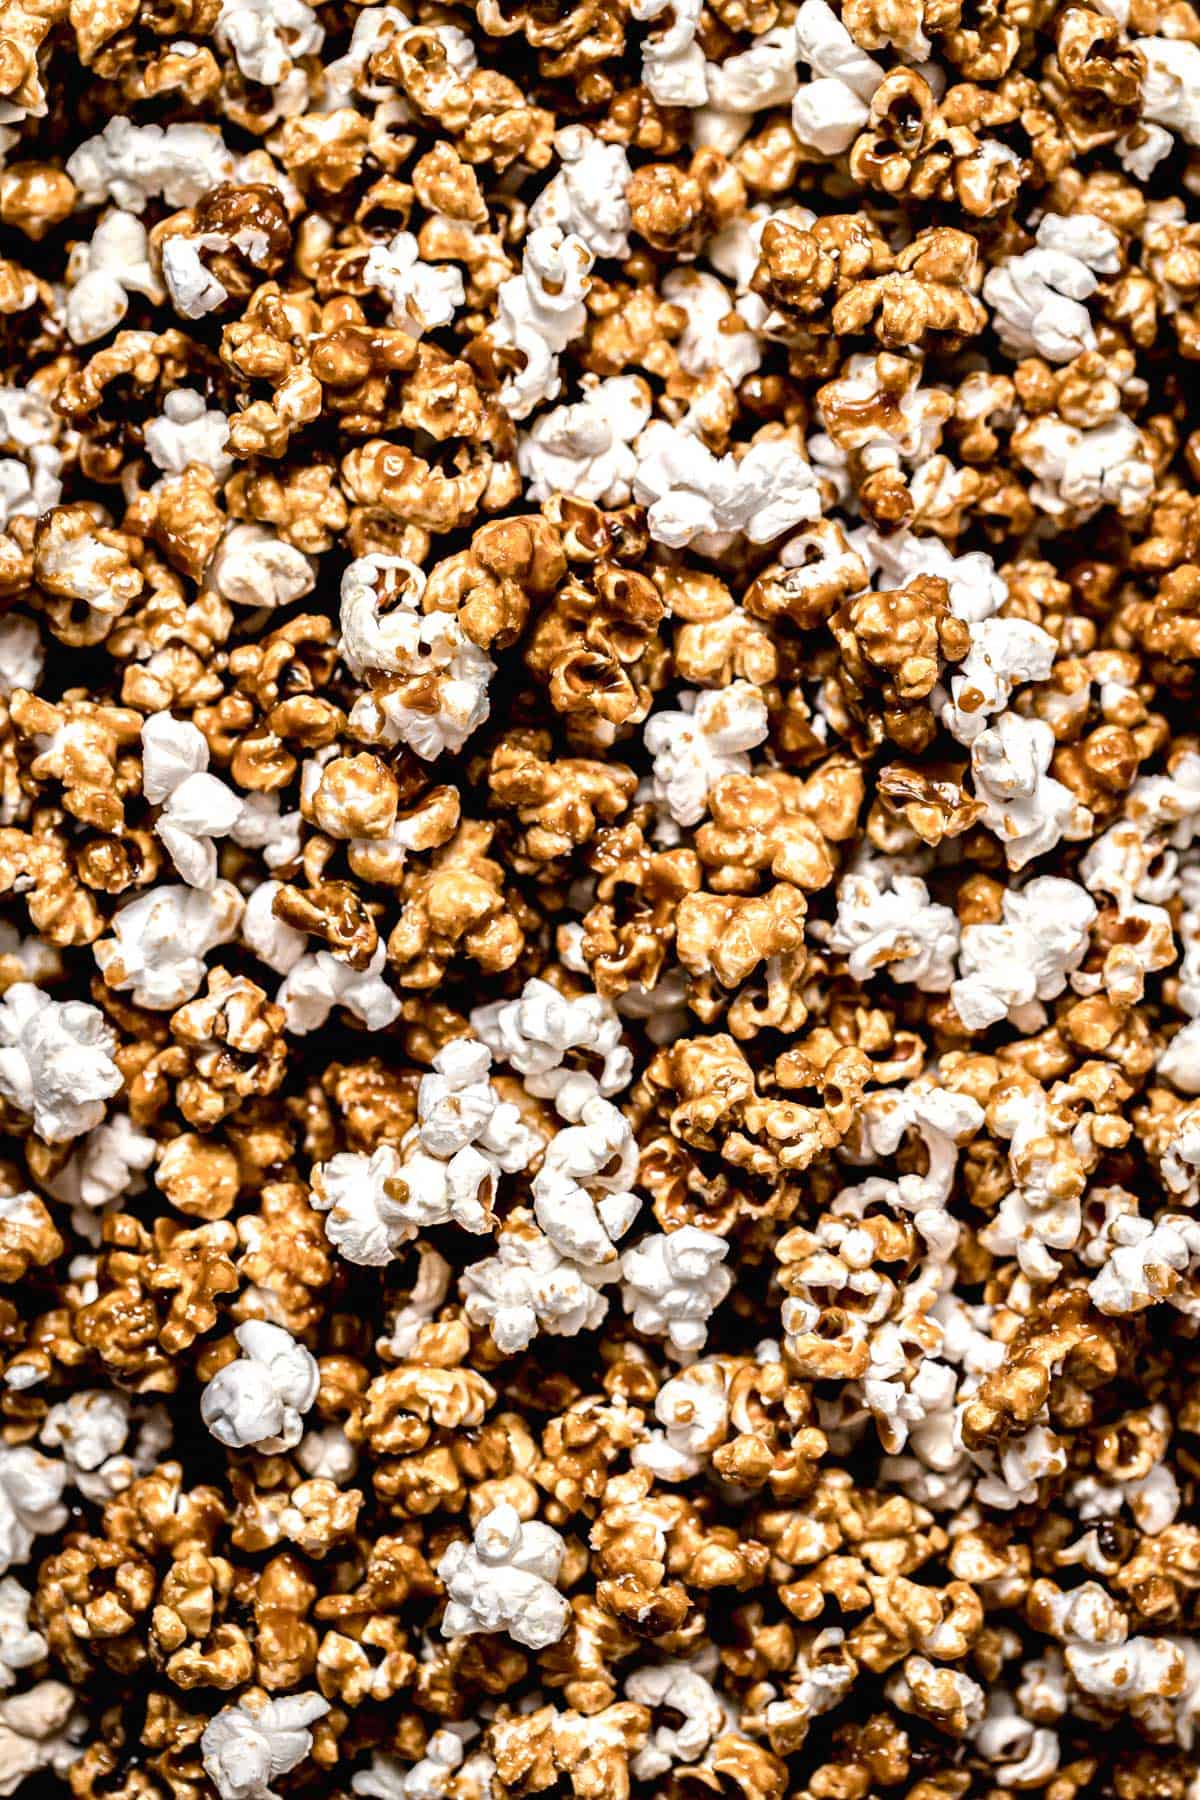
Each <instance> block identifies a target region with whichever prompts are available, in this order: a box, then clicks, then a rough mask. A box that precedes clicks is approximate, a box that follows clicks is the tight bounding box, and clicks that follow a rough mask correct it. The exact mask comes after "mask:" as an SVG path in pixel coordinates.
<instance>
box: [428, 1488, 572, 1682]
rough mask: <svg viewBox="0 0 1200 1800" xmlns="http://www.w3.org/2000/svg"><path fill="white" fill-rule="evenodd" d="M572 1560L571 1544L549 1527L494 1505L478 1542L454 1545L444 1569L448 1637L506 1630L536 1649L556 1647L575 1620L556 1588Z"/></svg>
mask: <svg viewBox="0 0 1200 1800" xmlns="http://www.w3.org/2000/svg"><path fill="white" fill-rule="evenodd" d="M565 1556H566V1545H565V1544H564V1542H563V1540H562V1538H561V1537H560V1536H559V1535H558V1533H557V1531H554V1530H552V1529H551V1527H550V1526H549V1525H542V1524H539V1523H538V1522H536V1521H535V1522H534V1523H532V1524H528V1525H527V1524H523V1523H522V1522H521V1519H520V1517H519V1516H518V1514H517V1512H516V1511H515V1509H514V1508H513V1507H511V1506H509V1505H508V1504H507V1503H501V1505H499V1506H494V1507H493V1508H492V1510H491V1511H490V1512H488V1513H485V1514H484V1516H483V1517H482V1518H481V1519H480V1521H479V1523H478V1524H477V1525H476V1527H475V1536H474V1539H473V1541H472V1542H471V1543H470V1544H466V1543H463V1542H462V1540H461V1539H460V1540H459V1541H457V1542H456V1543H453V1544H451V1545H450V1548H449V1549H448V1550H447V1551H446V1552H445V1554H444V1556H443V1557H442V1559H441V1561H440V1562H439V1563H438V1576H439V1578H440V1579H441V1580H442V1581H443V1582H444V1583H445V1584H446V1595H447V1600H446V1610H445V1612H444V1613H443V1615H442V1635H443V1636H444V1637H450V1638H453V1637H466V1636H469V1635H470V1634H471V1633H473V1632H477V1631H505V1632H507V1633H508V1635H509V1636H510V1637H511V1638H513V1639H514V1640H515V1642H516V1643H518V1644H524V1645H526V1646H527V1647H528V1648H529V1649H530V1650H544V1649H546V1647H547V1646H548V1645H550V1644H556V1643H557V1642H558V1640H559V1639H560V1638H561V1637H562V1635H563V1633H564V1632H565V1631H566V1629H567V1622H568V1620H569V1619H570V1616H571V1609H570V1606H569V1605H568V1603H567V1602H566V1600H564V1599H563V1597H562V1595H561V1594H560V1593H559V1592H558V1591H557V1589H556V1588H555V1586H554V1584H555V1582H556V1581H557V1580H558V1577H559V1574H560V1572H561V1570H562V1565H563V1560H564V1558H565Z"/></svg>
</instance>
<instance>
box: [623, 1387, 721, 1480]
mask: <svg viewBox="0 0 1200 1800" xmlns="http://www.w3.org/2000/svg"><path fill="white" fill-rule="evenodd" d="M728 1396H729V1380H728V1375H727V1372H726V1370H725V1369H724V1368H723V1367H722V1365H721V1364H720V1363H719V1362H715V1361H713V1362H698V1363H693V1364H692V1365H691V1367H690V1368H687V1369H684V1370H682V1371H681V1372H680V1373H679V1374H678V1375H673V1376H672V1377H671V1379H670V1380H669V1381H665V1382H664V1383H663V1385H662V1386H661V1387H660V1388H659V1390H658V1394H657V1395H656V1397H655V1401H654V1416H655V1418H656V1419H657V1420H658V1422H659V1424H660V1425H661V1426H662V1427H663V1429H662V1431H656V1432H652V1433H651V1434H650V1436H649V1437H648V1438H646V1439H645V1440H644V1441H643V1442H642V1443H640V1444H635V1445H634V1447H633V1456H632V1461H633V1465H634V1467H635V1468H638V1469H649V1470H651V1471H652V1473H653V1474H654V1475H655V1476H656V1478H657V1479H658V1480H659V1481H687V1480H689V1479H690V1478H691V1477H692V1476H695V1475H699V1474H700V1473H701V1471H702V1470H703V1468H704V1466H705V1463H706V1461H707V1458H708V1456H709V1455H710V1454H711V1452H712V1451H714V1450H716V1449H718V1448H719V1446H720V1445H721V1444H723V1443H724V1442H725V1439H726V1437H727V1436H728V1431H729V1397H728Z"/></svg>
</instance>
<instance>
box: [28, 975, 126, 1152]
mask: <svg viewBox="0 0 1200 1800" xmlns="http://www.w3.org/2000/svg"><path fill="white" fill-rule="evenodd" d="M116 1043H117V1040H116V1034H115V1033H114V1032H113V1031H112V1030H111V1029H110V1028H109V1026H108V1025H107V1024H106V1023H105V1021H104V1016H103V1014H102V1013H100V1012H98V1011H97V1010H96V1008H95V1007H94V1006H87V1005H85V1004H84V1003H83V1002H82V1001H78V1000H66V1001H61V1000H52V999H51V998H50V996H49V994H45V993H43V992H42V991H41V989H40V988H36V987H34V986H33V985H32V984H31V983H30V982H27V981H18V982H16V983H15V984H14V985H13V986H12V987H10V988H9V989H8V990H7V992H6V993H5V995H4V998H3V1000H2V1001H0V1099H3V1100H5V1101H7V1103H8V1104H9V1105H10V1106H12V1107H15V1108H16V1110H17V1111H18V1112H22V1113H26V1114H28V1115H29V1116H30V1118H31V1119H32V1121H33V1129H34V1130H35V1131H36V1132H37V1134H38V1136H39V1137H41V1138H44V1139H45V1140H46V1142H47V1143H48V1144H62V1143H67V1142H69V1141H70V1140H71V1139H72V1138H78V1137H82V1136H83V1135H84V1133H85V1132H88V1131H91V1130H92V1128H93V1126H95V1125H98V1124H99V1123H100V1121H101V1120H102V1119H103V1117H104V1112H105V1102H106V1101H107V1100H110V1099H111V1098H112V1096H113V1095H114V1094H115V1093H116V1092H117V1090H118V1089H119V1088H120V1087H121V1085H122V1077H121V1072H120V1070H119V1069H118V1068H117V1065H116V1064H115V1063H114V1062H113V1060H112V1055H111V1052H112V1051H113V1050H114V1049H115V1048H116Z"/></svg>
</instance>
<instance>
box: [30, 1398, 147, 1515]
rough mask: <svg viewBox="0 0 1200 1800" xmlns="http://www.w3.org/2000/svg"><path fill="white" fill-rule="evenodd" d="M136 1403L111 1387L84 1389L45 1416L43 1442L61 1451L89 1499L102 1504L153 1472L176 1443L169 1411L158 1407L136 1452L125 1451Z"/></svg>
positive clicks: (143, 1423)
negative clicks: (173, 1439)
mask: <svg viewBox="0 0 1200 1800" xmlns="http://www.w3.org/2000/svg"><path fill="white" fill-rule="evenodd" d="M132 1413H133V1407H132V1403H131V1401H130V1400H129V1398H128V1396H127V1395H125V1394H121V1393H117V1392H115V1391H113V1390H111V1389H81V1390H80V1391H78V1392H76V1393H74V1394H72V1395H70V1397H69V1398H68V1399H66V1400H62V1401H59V1402H58V1403H57V1404H56V1405H54V1406H52V1407H51V1408H50V1410H49V1412H48V1413H47V1414H46V1419H45V1423H44V1424H43V1426H42V1430H41V1434H40V1435H41V1441H42V1443H43V1444H45V1445H46V1446H47V1447H48V1448H49V1449H51V1450H61V1451H62V1453H63V1457H64V1459H65V1461H66V1465H67V1469H68V1471H69V1473H70V1478H71V1480H72V1481H73V1482H74V1483H75V1485H76V1487H77V1488H78V1489H79V1491H80V1493H81V1494H82V1495H83V1496H84V1498H85V1499H87V1500H93V1501H95V1502H96V1503H97V1504H101V1505H102V1504H103V1503H104V1502H105V1501H106V1500H111V1499H112V1498H113V1496H114V1494H119V1493H122V1492H124V1490H125V1489H126V1488H127V1487H128V1486H129V1484H130V1482H131V1481H133V1480H135V1478H136V1477H137V1476H139V1475H146V1474H149V1472H150V1470H151V1469H152V1468H153V1466H154V1464H155V1463H156V1462H157V1461H158V1460H159V1459H160V1457H161V1456H162V1454H163V1453H164V1451H165V1450H166V1449H167V1448H168V1446H169V1445H170V1442H171V1426H170V1420H169V1418H168V1416H167V1413H166V1410H165V1408H163V1407H161V1406H160V1407H155V1408H153V1409H152V1410H151V1412H150V1413H149V1414H147V1415H146V1417H145V1418H144V1419H142V1420H141V1422H140V1428H139V1431H138V1436H137V1440H136V1443H135V1446H134V1450H133V1453H132V1454H125V1446H126V1441H127V1439H128V1437H129V1432H130V1428H131V1425H132V1422H133V1421H132Z"/></svg>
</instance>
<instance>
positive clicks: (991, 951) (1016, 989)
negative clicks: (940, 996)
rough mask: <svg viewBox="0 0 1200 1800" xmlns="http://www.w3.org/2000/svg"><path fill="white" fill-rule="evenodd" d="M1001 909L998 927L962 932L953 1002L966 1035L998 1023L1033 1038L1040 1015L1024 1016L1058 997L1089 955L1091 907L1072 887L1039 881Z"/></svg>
mask: <svg viewBox="0 0 1200 1800" xmlns="http://www.w3.org/2000/svg"><path fill="white" fill-rule="evenodd" d="M1002 905H1003V913H1004V917H1003V920H1002V922H1001V923H1000V924H996V925H988V924H977V925H968V926H967V928H966V930H965V931H964V932H963V934H962V962H961V970H962V974H961V978H960V979H959V980H958V981H956V982H955V983H954V986H953V987H952V988H951V990H950V1002H951V1005H952V1006H953V1007H954V1010H955V1012H956V1013H957V1014H958V1016H959V1018H960V1019H961V1020H962V1022H963V1024H964V1025H965V1026H966V1027H967V1028H968V1030H970V1031H986V1030H987V1028H988V1026H990V1025H995V1024H998V1023H999V1021H1000V1020H1001V1019H1010V1020H1012V1022H1013V1023H1014V1024H1016V1025H1017V1026H1019V1027H1020V1028H1022V1029H1024V1028H1025V1026H1026V1025H1028V1027H1029V1029H1031V1030H1038V1029H1039V1028H1040V1026H1041V1023H1042V1019H1043V1017H1044V1015H1042V1014H1041V1013H1040V1010H1035V1011H1034V1012H1032V1013H1030V1012H1028V1011H1026V1009H1028V1008H1029V1007H1030V1006H1031V1004H1032V1003H1033V1002H1034V1001H1039V1000H1053V999H1055V998H1056V997H1057V996H1058V995H1059V994H1061V993H1062V991H1063V989H1064V988H1065V987H1066V985H1067V977H1068V976H1069V975H1071V974H1073V973H1074V972H1075V970H1076V969H1077V968H1078V967H1079V965H1080V963H1081V962H1082V961H1083V959H1084V957H1085V956H1086V955H1087V951H1088V943H1089V933H1090V931H1091V927H1092V924H1093V922H1094V921H1095V918H1096V906H1095V902H1094V901H1093V900H1092V899H1091V896H1090V895H1089V894H1088V893H1087V892H1086V891H1085V890H1084V889H1083V888H1081V887H1080V886H1079V885H1078V884H1077V883H1076V882H1074V881H1064V880H1062V879H1061V878H1060V877H1059V876H1056V875H1039V876H1038V877H1037V878H1036V879H1035V880H1033V881H1031V882H1030V883H1029V884H1028V886H1026V887H1025V888H1023V889H1021V890H1020V891H1018V890H1016V889H1015V888H1009V889H1008V890H1007V891H1006V892H1005V895H1004V899H1003V902H1002Z"/></svg>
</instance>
